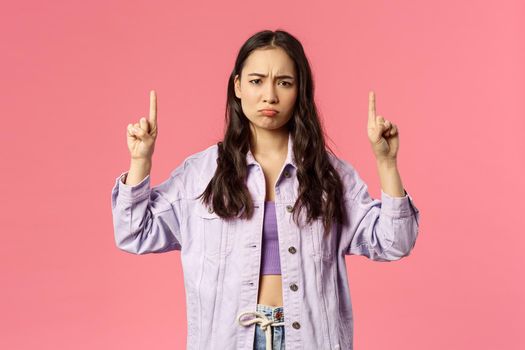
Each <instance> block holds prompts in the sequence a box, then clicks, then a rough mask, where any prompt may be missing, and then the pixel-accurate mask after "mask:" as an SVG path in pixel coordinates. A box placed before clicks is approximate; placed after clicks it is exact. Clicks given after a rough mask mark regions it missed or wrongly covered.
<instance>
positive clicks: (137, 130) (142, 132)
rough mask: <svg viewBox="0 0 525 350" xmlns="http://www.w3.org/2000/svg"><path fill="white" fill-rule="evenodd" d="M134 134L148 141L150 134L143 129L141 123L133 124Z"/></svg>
mask: <svg viewBox="0 0 525 350" xmlns="http://www.w3.org/2000/svg"><path fill="white" fill-rule="evenodd" d="M132 132H133V135H135V136H136V137H137V138H139V139H140V140H142V141H146V140H147V139H148V138H149V137H150V135H149V133H147V132H146V131H145V130H144V129H142V128H141V127H140V126H139V124H138V123H137V124H135V125H133V128H132Z"/></svg>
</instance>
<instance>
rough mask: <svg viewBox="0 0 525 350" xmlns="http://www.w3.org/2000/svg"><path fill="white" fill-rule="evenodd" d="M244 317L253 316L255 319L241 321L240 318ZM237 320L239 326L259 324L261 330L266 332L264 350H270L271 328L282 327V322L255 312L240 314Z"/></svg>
mask: <svg viewBox="0 0 525 350" xmlns="http://www.w3.org/2000/svg"><path fill="white" fill-rule="evenodd" d="M244 315H253V316H255V318H252V319H249V320H246V321H241V317H243V316H244ZM237 320H238V321H239V324H240V325H241V326H250V325H252V324H254V323H259V324H260V326H261V329H262V330H263V331H265V332H266V350H272V327H276V326H282V325H284V322H275V320H270V319H269V318H268V317H266V315H265V314H263V313H260V312H257V311H245V312H241V313H240V314H239V316H237Z"/></svg>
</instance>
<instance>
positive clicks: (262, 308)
mask: <svg viewBox="0 0 525 350" xmlns="http://www.w3.org/2000/svg"><path fill="white" fill-rule="evenodd" d="M257 312H260V313H263V314H264V315H266V317H267V318H268V319H269V320H270V321H275V322H284V308H283V307H282V306H278V307H272V306H268V305H263V304H257ZM271 327H272V350H284V349H285V347H284V325H282V326H271ZM253 349H254V350H266V334H265V331H263V330H262V329H261V326H260V324H258V323H256V324H255V341H254V343H253Z"/></svg>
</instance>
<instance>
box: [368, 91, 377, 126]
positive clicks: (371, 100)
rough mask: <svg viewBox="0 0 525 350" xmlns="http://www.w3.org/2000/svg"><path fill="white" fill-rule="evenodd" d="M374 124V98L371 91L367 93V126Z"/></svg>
mask: <svg viewBox="0 0 525 350" xmlns="http://www.w3.org/2000/svg"><path fill="white" fill-rule="evenodd" d="M375 123H376V96H375V94H374V92H373V91H370V92H369V93H368V124H369V125H375Z"/></svg>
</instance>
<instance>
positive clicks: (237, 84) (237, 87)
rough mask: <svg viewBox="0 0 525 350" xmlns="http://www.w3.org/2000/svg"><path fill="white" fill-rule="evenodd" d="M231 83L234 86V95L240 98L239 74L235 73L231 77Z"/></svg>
mask: <svg viewBox="0 0 525 350" xmlns="http://www.w3.org/2000/svg"><path fill="white" fill-rule="evenodd" d="M233 84H234V86H235V96H236V97H237V98H238V99H240V98H241V82H240V80H239V74H237V75H236V76H235V77H234V78H233Z"/></svg>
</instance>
